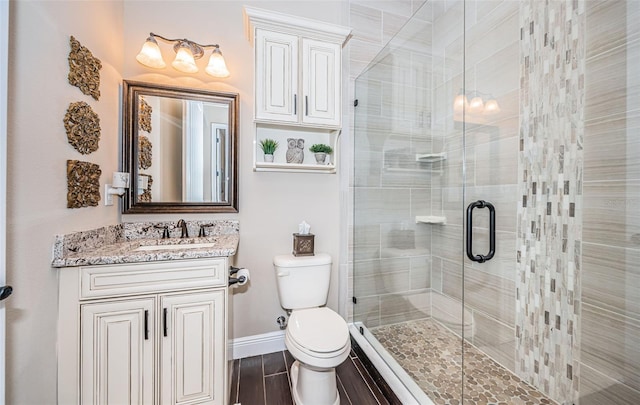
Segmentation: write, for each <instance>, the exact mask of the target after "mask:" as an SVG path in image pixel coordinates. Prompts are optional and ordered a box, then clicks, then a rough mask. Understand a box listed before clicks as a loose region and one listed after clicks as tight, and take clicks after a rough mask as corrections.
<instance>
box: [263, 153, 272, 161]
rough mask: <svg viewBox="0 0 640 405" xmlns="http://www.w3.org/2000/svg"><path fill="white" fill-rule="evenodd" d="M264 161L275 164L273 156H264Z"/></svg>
mask: <svg viewBox="0 0 640 405" xmlns="http://www.w3.org/2000/svg"><path fill="white" fill-rule="evenodd" d="M264 161H265V162H273V155H267V154H265V155H264Z"/></svg>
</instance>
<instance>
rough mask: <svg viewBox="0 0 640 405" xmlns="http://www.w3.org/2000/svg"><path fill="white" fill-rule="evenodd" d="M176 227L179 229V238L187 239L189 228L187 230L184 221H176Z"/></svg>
mask: <svg viewBox="0 0 640 405" xmlns="http://www.w3.org/2000/svg"><path fill="white" fill-rule="evenodd" d="M176 226H179V227H180V231H181V232H180V237H181V238H188V237H189V228H187V223H186V222H185V220H184V219H181V220H179V221H178V223H177V224H176Z"/></svg>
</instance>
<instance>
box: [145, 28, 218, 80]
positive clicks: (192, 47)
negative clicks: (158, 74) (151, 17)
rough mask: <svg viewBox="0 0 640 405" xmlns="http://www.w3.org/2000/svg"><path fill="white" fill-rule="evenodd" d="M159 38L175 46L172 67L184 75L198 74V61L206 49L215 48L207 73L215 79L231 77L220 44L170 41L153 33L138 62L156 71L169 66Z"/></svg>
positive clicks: (181, 40)
mask: <svg viewBox="0 0 640 405" xmlns="http://www.w3.org/2000/svg"><path fill="white" fill-rule="evenodd" d="M157 38H159V39H161V40H162V41H165V42H168V43H173V44H174V45H173V50H174V51H175V53H176V57H175V59H174V60H173V62H171V66H173V67H174V68H175V69H176V70H179V71H180V72H184V73H197V72H198V66H197V65H196V60H197V59H200V58H202V56H203V55H204V49H205V48H213V52H212V53H211V56H210V57H209V64H208V65H207V67H206V68H205V72H206V73H207V74H209V75H211V76H213V77H229V70H228V69H227V64H226V63H225V61H224V57H223V56H222V52H220V46H219V45H218V44H213V45H201V44H198V43H195V42H193V41H190V40H188V39H186V38H183V39H170V38H165V37H163V36H161V35H158V34H154V33H153V32H150V33H149V38H147V40H146V41H145V43H144V44H143V45H142V49H140V53H138V55H137V56H136V60H137V61H138V62H140V63H141V64H143V65H145V66H148V67H151V68H154V69H162V68H164V67H165V66H167V64H166V63H165V62H164V60H163V59H162V53H161V52H160V47H159V46H158V41H157Z"/></svg>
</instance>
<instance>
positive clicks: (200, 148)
mask: <svg viewBox="0 0 640 405" xmlns="http://www.w3.org/2000/svg"><path fill="white" fill-rule="evenodd" d="M122 99H123V105H122V111H123V119H122V125H123V131H122V133H123V139H122V151H123V153H122V164H123V170H124V171H127V172H129V173H130V187H129V189H128V190H127V192H126V193H125V195H124V196H123V208H122V212H123V213H125V214H138V213H140V214H144V213H146V214H149V213H180V212H183V213H223V212H224V213H229V212H238V184H237V183H238V156H237V150H238V148H237V138H238V108H239V97H238V94H235V93H224V92H213V91H208V90H201V89H189V88H181V87H170V86H164V85H159V84H153V83H142V82H134V81H128V80H125V81H124V82H123V92H122Z"/></svg>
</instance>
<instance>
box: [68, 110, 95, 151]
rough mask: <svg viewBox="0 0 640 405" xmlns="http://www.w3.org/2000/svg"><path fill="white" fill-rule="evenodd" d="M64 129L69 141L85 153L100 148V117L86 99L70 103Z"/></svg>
mask: <svg viewBox="0 0 640 405" xmlns="http://www.w3.org/2000/svg"><path fill="white" fill-rule="evenodd" d="M64 129H65V130H66V131H67V139H68V141H69V143H70V144H71V145H72V146H73V147H74V148H75V149H76V150H77V151H78V152H80V153H82V154H83V155H87V154H89V153H91V152H95V151H96V150H98V142H99V141H100V117H98V114H96V113H95V112H94V111H93V109H92V108H91V106H90V105H89V104H87V103H85V102H84V101H78V102H76V103H71V104H69V108H67V113H66V114H65V115H64Z"/></svg>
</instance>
